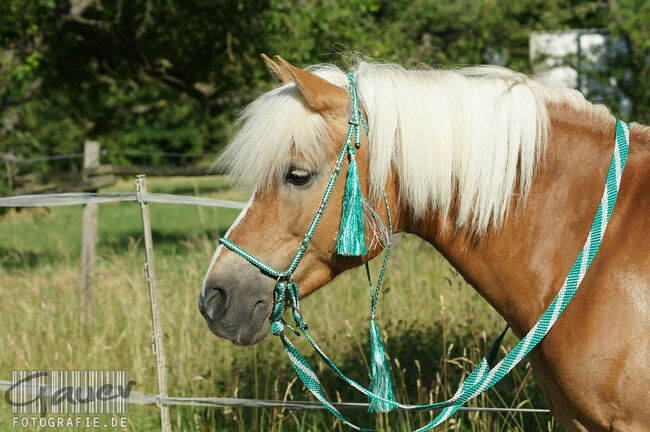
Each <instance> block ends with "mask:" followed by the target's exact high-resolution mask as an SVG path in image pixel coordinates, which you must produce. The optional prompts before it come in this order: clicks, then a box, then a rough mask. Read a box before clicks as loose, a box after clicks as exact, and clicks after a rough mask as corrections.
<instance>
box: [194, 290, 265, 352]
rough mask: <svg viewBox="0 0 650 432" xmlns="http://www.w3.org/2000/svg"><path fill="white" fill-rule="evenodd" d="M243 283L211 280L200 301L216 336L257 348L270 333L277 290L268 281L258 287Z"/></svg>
mask: <svg viewBox="0 0 650 432" xmlns="http://www.w3.org/2000/svg"><path fill="white" fill-rule="evenodd" d="M242 282H243V281H242V280H241V278H237V280H233V278H229V277H228V278H219V277H211V278H210V279H208V280H207V281H206V286H205V289H204V292H203V293H202V295H201V297H200V298H199V309H200V311H201V314H202V315H203V317H204V318H205V320H206V322H207V324H208V327H209V328H210V331H212V333H214V334H215V335H217V336H219V337H222V338H225V339H228V340H230V341H232V342H233V343H234V344H235V345H254V344H256V343H257V342H259V341H261V340H262V339H264V337H265V336H266V335H267V334H268V333H269V315H270V314H271V308H272V305H273V299H272V291H273V289H272V287H268V285H269V281H268V280H266V278H265V279H264V280H263V281H262V280H258V281H255V282H258V283H255V284H243V283H242ZM259 282H261V283H259ZM250 287H252V288H250Z"/></svg>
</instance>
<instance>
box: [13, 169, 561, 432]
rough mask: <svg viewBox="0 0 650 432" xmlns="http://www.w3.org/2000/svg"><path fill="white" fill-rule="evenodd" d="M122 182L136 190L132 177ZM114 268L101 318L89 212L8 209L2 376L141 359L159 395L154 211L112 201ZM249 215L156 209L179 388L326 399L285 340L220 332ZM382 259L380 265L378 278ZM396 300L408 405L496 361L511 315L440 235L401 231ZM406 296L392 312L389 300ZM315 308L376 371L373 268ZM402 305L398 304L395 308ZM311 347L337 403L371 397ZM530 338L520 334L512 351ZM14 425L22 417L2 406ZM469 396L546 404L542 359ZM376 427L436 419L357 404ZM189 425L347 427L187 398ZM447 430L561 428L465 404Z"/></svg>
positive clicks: (313, 415)
mask: <svg viewBox="0 0 650 432" xmlns="http://www.w3.org/2000/svg"><path fill="white" fill-rule="evenodd" d="M148 188H149V190H150V191H152V192H167V193H182V194H190V195H193V194H195V193H199V194H201V195H202V196H214V197H220V198H226V199H236V200H243V199H245V197H246V195H245V193H243V192H242V191H238V190H236V189H230V188H229V187H228V183H227V181H226V180H224V179H218V178H205V179H197V180H191V179H173V180H170V179H164V180H156V179H150V180H148ZM111 190H113V191H131V190H133V189H132V185H131V184H130V183H127V182H123V183H120V184H118V185H117V186H115V187H114V188H111ZM99 214H100V217H99V256H100V258H99V263H98V273H97V280H96V288H95V292H94V299H93V312H94V320H93V322H92V323H91V324H90V325H87V326H86V327H83V328H82V327H81V325H80V319H79V311H80V303H79V272H80V268H79V248H80V225H81V224H80V221H81V208H80V207H79V206H72V207H57V208H50V209H23V210H21V211H13V210H12V211H10V212H9V213H7V214H5V215H3V216H2V217H1V218H0V315H1V316H2V320H0V335H1V336H0V338H1V341H2V342H0V344H1V345H0V346H2V348H3V349H2V351H0V379H9V377H10V375H11V370H12V369H38V368H43V369H127V370H129V372H130V374H131V377H132V378H133V379H135V380H136V381H137V385H136V387H135V389H136V390H138V391H142V392H148V393H155V391H156V379H155V361H154V357H153V353H152V351H151V339H150V311H149V303H148V291H147V286H146V283H145V281H144V278H143V272H142V264H143V262H144V252H143V248H142V244H141V243H142V240H141V220H140V213H139V207H138V206H137V204H135V203H115V204H105V205H101V206H100V210H99ZM236 215H237V211H236V210H228V209H221V208H197V207H193V206H182V205H162V204H158V205H157V204H152V205H151V219H152V225H153V235H154V244H155V254H156V266H157V276H158V282H159V290H160V300H161V315H162V324H163V329H164V343H165V351H166V355H167V356H166V358H167V367H168V382H169V394H170V395H172V396H224V397H233V396H238V397H246V398H260V399H295V400H310V399H311V398H310V396H309V394H308V392H307V391H306V390H305V389H304V387H303V386H302V385H301V384H300V382H299V381H296V376H295V373H294V372H293V370H292V368H291V365H290V363H289V362H288V360H287V359H286V356H285V354H284V352H283V350H282V347H281V344H280V343H279V341H277V340H275V339H274V338H272V337H268V338H267V339H265V340H264V341H262V342H261V343H260V344H259V345H257V346H255V347H251V348H242V347H235V346H234V345H232V344H231V343H230V342H228V341H225V340H222V339H217V338H215V337H214V336H212V334H211V333H210V332H209V330H208V329H207V327H206V325H205V323H204V321H203V319H202V317H201V316H200V314H199V312H198V310H197V306H196V303H197V302H196V300H197V296H198V293H199V289H200V285H201V280H202V277H203V274H204V272H205V270H206V267H207V265H208V263H209V260H210V256H211V255H212V252H213V250H214V248H215V245H216V240H217V238H218V237H219V236H220V235H221V234H223V233H224V232H225V230H226V229H227V228H228V226H229V225H230V223H231V222H232V221H233V220H234V218H235V217H236ZM377 261H378V260H375V261H374V262H373V263H372V266H371V269H372V270H373V271H374V272H376V271H377V270H378V266H379V263H378V262H377ZM384 287H385V288H384V292H383V295H382V299H381V300H380V306H379V315H378V323H379V326H380V328H381V329H382V331H383V332H384V333H385V338H384V342H385V343H386V348H387V351H388V353H389V354H390V355H391V361H390V363H391V367H392V371H393V376H394V380H395V385H396V392H397V396H398V399H399V400H400V401H404V402H408V403H425V402H430V401H435V400H441V399H443V398H446V397H450V396H451V395H452V394H453V392H454V391H455V390H456V388H457V386H458V383H459V381H460V380H461V379H462V377H463V376H465V375H466V374H467V373H468V371H470V370H471V369H472V368H473V366H474V365H476V364H477V362H478V361H479V360H480V358H481V357H482V356H483V354H484V352H485V350H487V348H488V347H489V344H490V342H491V341H492V340H493V339H494V338H495V337H496V336H497V335H498V333H499V332H500V330H501V329H502V325H503V320H502V319H501V318H500V317H499V316H498V315H497V314H496V313H495V312H494V311H493V310H492V309H491V308H490V307H489V306H488V305H487V303H486V302H485V301H484V300H483V299H481V298H480V297H479V296H478V295H477V294H476V293H475V292H474V291H473V290H472V289H471V288H470V287H468V286H467V285H466V284H465V283H464V282H463V281H462V278H460V277H459V276H458V274H457V273H456V272H455V271H454V270H453V269H452V268H451V267H450V266H449V265H448V264H447V263H446V262H445V261H444V259H443V258H442V257H441V256H440V255H439V254H438V253H437V252H435V250H434V249H433V248H432V247H430V246H429V245H426V244H423V243H422V242H421V241H420V240H419V239H417V238H414V237H409V236H398V240H397V247H396V250H395V254H394V256H393V258H392V259H391V261H390V263H389V267H388V275H387V278H386V281H385V285H384ZM388 306H390V309H389V307H388ZM302 307H303V314H304V316H305V319H306V321H307V322H308V323H309V325H310V328H311V329H312V334H313V335H314V337H316V338H317V341H318V342H319V344H321V345H322V346H323V347H324V349H325V350H326V351H327V352H328V353H329V354H330V355H331V357H332V358H333V359H334V360H335V361H336V362H337V363H338V365H339V366H340V367H341V368H342V369H343V370H344V371H345V372H346V373H347V374H348V375H349V376H351V377H353V378H355V379H357V380H358V381H360V382H362V383H366V382H367V381H368V367H367V364H366V360H365V356H367V354H368V352H369V343H368V334H367V333H368V318H369V299H368V292H367V283H366V282H365V280H364V273H363V270H362V269H358V270H352V271H350V272H347V273H345V274H344V275H342V276H340V277H339V278H337V279H336V280H335V281H334V282H333V283H331V284H329V285H328V286H327V287H324V288H323V289H321V290H319V291H317V292H316V293H315V294H313V295H312V296H311V297H310V298H308V299H306V300H305V301H304V302H303V306H302ZM389 311H390V314H389V313H388V312H389ZM296 342H297V345H298V347H299V348H300V349H301V350H302V351H303V352H304V353H308V359H309V360H310V361H311V362H312V365H314V366H315V370H316V372H317V373H318V374H319V376H321V377H322V381H323V384H324V386H325V388H326V390H327V392H328V394H329V396H330V397H331V398H332V399H334V400H342V401H363V397H361V396H360V395H359V394H358V393H354V392H352V391H351V390H350V389H349V387H346V386H344V385H343V384H342V383H341V382H340V381H339V380H338V379H337V378H336V377H335V376H334V375H333V374H332V373H330V372H328V371H327V370H325V369H324V368H325V367H324V365H322V364H320V363H319V362H318V361H317V359H316V356H315V355H313V353H312V352H311V351H310V350H309V349H308V346H307V345H306V344H305V341H304V340H297V341H296ZM514 343H516V339H515V338H514V337H513V336H511V335H509V336H508V337H507V338H506V340H505V343H504V348H506V349H509V347H511V346H512V345H513V344H514ZM0 405H1V406H0V431H5V430H6V431H9V430H13V429H12V428H11V422H10V420H9V419H10V418H11V414H10V411H9V407H8V406H7V405H6V404H4V403H3V404H0ZM469 406H520V407H531V406H534V407H545V406H546V403H545V402H544V400H543V398H542V395H541V392H540V391H539V389H538V387H537V385H536V384H535V381H534V378H533V377H532V375H531V373H530V366H529V365H528V364H527V363H526V364H524V365H522V366H520V367H518V368H516V369H515V371H514V372H513V373H512V374H511V375H509V376H508V377H507V378H506V379H505V380H504V381H503V382H502V383H500V384H498V385H497V386H496V387H495V388H494V389H492V390H490V391H489V392H488V393H487V394H485V395H481V396H480V397H478V398H477V399H476V400H474V401H472V402H470V404H469ZM347 413H348V414H349V415H350V417H351V419H352V420H353V421H354V422H356V423H360V424H361V425H364V426H367V427H377V428H379V429H381V430H391V431H402V430H411V429H414V428H416V427H418V426H420V425H422V424H424V423H425V422H428V421H429V420H430V419H431V418H432V415H433V413H416V414H411V413H407V412H403V411H396V412H393V413H390V414H388V415H386V414H384V415H371V414H368V413H365V412H358V411H352V412H347ZM171 417H172V425H173V427H174V429H175V430H194V431H203V430H206V431H207V430H219V431H221V430H223V431H230V430H239V431H258V430H264V431H280V430H281V431H316V430H318V431H321V430H322V431H329V430H345V428H344V427H343V426H342V425H341V424H340V422H338V421H336V420H334V418H333V417H332V416H331V415H330V414H328V413H327V412H320V411H287V410H280V409H262V408H258V409H251V408H236V409H221V408H195V407H172V408H171ZM158 427H159V412H158V410H157V408H156V407H155V406H153V405H151V406H131V408H130V411H129V429H130V430H137V431H148V430H155V429H157V428H158ZM440 430H454V431H522V430H559V428H558V427H557V426H555V424H554V421H553V419H552V418H551V416H550V415H547V414H537V415H535V414H514V415H513V414H508V415H507V414H487V413H460V414H457V415H455V416H454V417H453V419H452V420H451V421H448V422H447V423H446V424H445V425H444V426H443V427H441V428H440Z"/></svg>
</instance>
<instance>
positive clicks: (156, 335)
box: [135, 175, 172, 432]
mask: <svg viewBox="0 0 650 432" xmlns="http://www.w3.org/2000/svg"><path fill="white" fill-rule="evenodd" d="M135 189H136V193H137V195H138V201H139V202H140V210H141V212H142V233H143V235H144V252H145V259H146V261H145V263H144V277H145V279H147V283H148V285H149V304H150V306H151V325H152V327H153V353H154V356H155V357H156V375H157V376H158V407H159V408H160V425H161V429H162V432H171V430H172V427H171V422H170V421H169V405H167V404H165V403H164V401H163V400H162V399H165V398H167V373H166V371H165V350H164V349H163V337H162V325H161V323H160V309H159V308H158V286H157V284H156V265H155V262H154V257H153V238H152V236H151V220H150V219H149V204H148V203H147V201H146V198H145V195H146V194H147V183H146V182H145V176H144V175H138V176H137V180H136V181H135Z"/></svg>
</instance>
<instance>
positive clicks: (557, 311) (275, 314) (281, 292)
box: [219, 74, 629, 432]
mask: <svg viewBox="0 0 650 432" xmlns="http://www.w3.org/2000/svg"><path fill="white" fill-rule="evenodd" d="M348 79H349V81H350V93H351V97H352V100H353V115H352V121H351V122H350V127H349V129H348V134H347V137H346V141H345V144H344V146H343V148H342V149H341V152H340V153H339V156H338V158H337V161H336V164H335V167H334V170H333V173H332V176H331V178H330V181H329V183H328V185H327V188H326V190H325V193H324V195H323V199H322V200H321V204H320V205H319V207H318V210H317V212H316V214H315V216H314V218H313V219H312V222H311V223H310V225H309V228H308V230H307V233H306V234H305V237H304V239H303V241H302V243H301V245H300V247H299V248H298V250H297V252H296V254H295V256H294V258H293V260H292V261H291V264H290V266H289V269H288V270H287V271H285V272H278V271H277V270H274V269H273V268H272V267H270V266H268V265H267V264H265V263H264V262H263V261H261V260H259V259H258V258H257V257H255V256H254V255H252V254H250V253H248V252H246V251H245V250H244V249H242V248H240V247H239V246H237V245H235V244H234V243H232V242H230V241H229V240H228V239H225V238H221V239H220V240H219V243H220V244H223V245H224V246H226V247H227V248H228V249H230V250H232V251H234V252H235V253H237V254H239V255H240V256H242V257H243V258H245V259H246V260H248V261H249V262H250V263H251V264H253V265H254V266H256V267H257V268H259V269H260V270H262V271H263V272H265V273H266V274H268V275H269V276H272V277H275V278H277V282H276V287H275V289H274V293H273V298H274V301H273V310H272V313H271V317H270V320H271V330H272V333H273V334H274V335H277V336H279V337H280V340H281V341H282V344H283V346H284V348H285V350H286V351H287V355H288V357H289V360H290V361H291V364H292V365H293V367H294V369H295V370H296V372H297V374H298V376H299V377H300V379H301V381H302V382H303V384H304V385H305V386H306V387H307V388H308V389H309V391H310V392H311V393H312V394H313V395H314V397H316V399H317V400H319V401H320V402H321V403H322V404H323V405H324V406H325V407H326V408H327V409H328V410H329V411H330V412H331V413H332V414H334V415H335V416H336V417H337V418H338V419H340V420H341V421H342V422H343V423H345V424H346V425H348V426H350V427H352V428H353V429H355V430H359V431H372V429H365V428H361V427H359V426H356V425H354V424H353V423H351V422H349V421H348V420H347V419H346V418H345V417H344V416H343V415H342V414H341V413H340V412H339V411H338V410H337V409H336V407H335V406H334V405H333V404H332V403H331V402H330V401H329V400H328V398H327V396H325V393H324V391H323V388H322V386H321V384H320V381H319V380H318V377H317V376H316V374H315V373H314V372H313V370H312V369H311V367H310V365H309V363H308V362H307V360H306V359H305V357H304V356H303V355H302V354H301V353H300V352H299V351H298V349H297V348H296V347H295V346H294V345H293V344H292V343H291V341H290V340H289V339H288V338H287V337H286V335H285V333H284V327H285V326H287V327H289V326H288V325H287V323H286V322H285V321H284V320H283V319H282V312H283V311H284V308H285V303H286V299H287V294H288V297H289V300H290V307H291V309H292V315H293V319H294V321H295V323H296V326H297V329H293V328H292V330H293V331H294V333H296V334H297V335H299V334H300V333H302V334H304V335H305V337H306V338H307V340H308V341H309V343H310V344H311V345H312V347H313V348H314V350H315V351H316V353H318V355H319V356H320V357H321V359H322V360H323V361H324V362H325V364H326V365H327V366H328V367H329V368H330V369H332V370H333V371H334V372H335V373H336V374H337V375H338V376H339V377H340V378H341V379H343V380H344V381H345V382H347V383H348V384H349V385H351V386H352V387H353V388H355V389H357V390H358V391H359V392H361V393H363V394H365V395H366V396H368V397H369V398H370V400H371V405H372V402H373V401H378V403H381V404H384V405H385V406H386V407H388V408H390V409H392V408H395V407H399V408H402V409H406V410H414V411H421V410H429V409H442V411H441V412H440V413H439V414H438V415H437V416H436V418H434V419H433V420H432V421H431V422H430V423H428V424H427V425H425V426H423V427H421V428H420V429H418V430H417V431H416V432H423V431H427V430H430V429H432V428H434V427H436V426H437V425H439V424H440V423H442V422H443V421H445V420H446V419H447V418H449V417H450V416H451V415H452V414H454V413H455V412H456V411H457V410H458V409H459V408H460V407H461V406H462V405H463V404H465V402H467V401H468V400H470V399H472V398H474V397H476V396H477V395H479V394H480V393H482V392H484V391H486V390H488V389H489V388H490V387H492V386H493V385H494V384H496V383H497V382H499V381H500V380H501V379H502V378H503V377H504V376H505V375H506V374H507V373H508V372H510V371H511V370H512V369H513V368H514V367H515V366H516V365H517V364H518V363H519V362H520V361H521V360H522V359H523V358H524V357H525V356H526V355H527V354H528V353H529V352H530V351H531V350H532V349H533V348H535V346H537V345H538V344H539V342H540V341H541V340H542V339H543V338H544V337H545V336H546V334H548V332H549V331H550V329H551V328H552V327H553V325H554V324H555V322H556V321H557V319H558V318H559V316H560V315H561V313H562V311H564V309H565V308H566V306H567V305H568V303H569V301H570V300H571V299H572V298H573V296H574V294H575V293H576V291H577V289H578V287H579V285H580V283H581V282H582V280H583V278H584V275H585V273H586V272H587V270H588V269H589V266H590V265H591V262H592V261H593V258H594V256H595V255H596V252H597V251H598V248H599V247H600V244H601V241H602V238H603V236H604V234H605V229H606V227H607V223H608V222H609V218H610V216H611V213H612V210H613V208H614V204H615V203H616V198H617V196H618V190H619V188H620V181H621V176H622V173H623V169H624V167H625V162H626V160H627V152H628V145H629V125H628V124H627V123H624V122H622V121H620V120H616V139H615V145H614V154H613V156H612V160H611V163H610V166H609V170H608V173H607V180H606V185H605V191H604V192H603V196H602V198H601V201H600V203H599V205H598V210H597V211H596V216H595V218H594V221H593V223H592V226H591V229H590V231H589V235H588V236H587V240H586V241H585V244H584V246H583V248H582V250H581V251H580V254H579V255H578V258H577V259H576V261H575V263H574V264H573V266H572V268H571V271H570V272H569V274H568V276H567V277H566V279H565V281H564V283H563V284H562V287H561V289H560V291H559V292H558V294H557V295H556V297H555V298H554V299H553V302H552V303H551V305H550V306H549V307H548V308H547V310H546V311H545V312H544V314H543V315H542V317H541V318H540V319H539V321H538V322H537V323H536V324H535V326H534V327H533V328H532V329H531V330H530V331H529V332H528V333H527V334H526V336H525V337H524V338H523V339H522V340H521V341H519V343H518V344H517V345H516V346H515V348H513V350H512V351H510V352H509V353H508V354H507V355H506V356H505V357H504V358H503V359H502V360H501V361H499V362H498V363H497V364H496V365H495V366H493V367H491V366H490V364H491V363H492V360H493V358H492V357H493V356H494V355H496V348H497V347H498V343H500V341H501V339H502V338H503V336H504V334H505V332H504V333H502V334H501V336H500V337H499V338H498V339H497V341H496V342H495V344H494V345H493V346H492V349H491V350H490V355H488V358H485V357H484V358H483V359H482V360H481V361H480V363H479V364H478V365H477V367H476V368H475V369H474V370H473V371H472V372H471V373H470V375H469V376H468V377H467V378H466V379H465V380H464V381H463V382H462V383H461V385H460V388H459V389H458V391H457V392H456V393H455V394H454V396H453V397H452V398H451V399H449V400H447V401H444V402H437V403H432V404H426V405H404V404H401V403H398V402H396V401H394V400H391V399H389V398H385V397H384V396H382V395H380V394H376V393H374V392H371V391H369V390H367V389H365V388H364V387H363V386H362V385H360V384H358V383H357V382H356V381H354V380H352V379H350V378H348V377H347V376H346V375H345V374H344V373H343V372H341V370H340V369H339V368H338V367H337V366H336V364H335V363H334V362H333V361H332V360H331V359H330V358H329V357H328V356H327V355H326V354H325V353H324V351H323V350H322V349H321V348H320V347H319V346H318V345H317V344H316V342H315V341H314V340H313V339H312V338H311V336H310V335H309V332H308V327H307V325H306V324H305V323H304V320H303V318H302V314H301V313H300V301H299V300H300V299H299V295H298V287H297V285H296V284H295V282H294V281H293V278H292V274H293V271H294V270H295V268H296V267H297V265H298V263H299V262H300V259H301V258H302V255H303V254H304V251H305V249H306V248H307V245H308V244H309V241H310V240H311V237H312V235H313V233H314V230H315V229H316V226H317V224H318V221H319V220H320V218H321V216H322V213H323V211H324V210H325V207H326V206H327V202H328V200H329V197H330V195H331V192H332V189H333V186H334V182H335V181H336V178H337V177H338V174H339V173H340V169H341V165H342V162H343V159H344V157H345V155H346V154H347V153H348V152H349V148H348V147H349V146H350V144H351V138H352V135H355V144H356V143H357V142H359V143H360V137H359V136H358V134H359V122H358V120H359V118H360V119H361V123H363V125H364V128H365V129H366V131H367V126H366V124H365V121H364V120H363V116H361V115H360V116H359V117H357V118H355V114H354V113H355V112H359V113H360V109H359V111H357V109H358V102H356V101H357V92H356V86H355V85H354V76H353V75H352V74H348ZM355 120H356V123H355ZM384 201H385V204H386V211H387V214H388V221H389V226H390V234H392V223H391V220H390V209H389V207H388V199H387V197H386V193H385V191H384ZM390 245H391V242H390V239H389V242H388V245H387V251H386V256H385V257H384V262H383V264H382V268H381V270H380V274H379V279H378V281H377V287H376V288H375V290H374V292H373V290H372V282H370V285H371V292H370V296H371V311H372V315H371V332H372V322H374V315H375V310H376V303H377V298H378V295H379V289H380V287H381V281H382V278H383V274H384V270H385V268H386V264H387V262H388V256H389V253H390ZM367 272H368V276H369V271H368V269H367ZM369 280H370V278H369ZM375 328H376V324H375ZM506 329H507V328H506ZM378 333H379V332H378V330H377V334H378ZM382 349H383V345H382ZM384 360H385V357H384Z"/></svg>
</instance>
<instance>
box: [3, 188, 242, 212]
mask: <svg viewBox="0 0 650 432" xmlns="http://www.w3.org/2000/svg"><path fill="white" fill-rule="evenodd" d="M142 199H143V200H144V201H146V202H149V203H161V204H186V205H197V206H208V207H225V208H232V209H243V208H244V207H245V206H246V204H245V203H243V202H239V201H228V200H222V199H217V198H203V197H194V196H188V195H172V194H165V193H151V192H148V193H145V194H142ZM137 200H138V195H137V194H136V193H134V192H102V193H91V192H70V193H59V194H42V195H17V196H11V197H3V198H0V207H53V206H66V205H78V204H94V203H97V204H100V203H108V202H120V201H137Z"/></svg>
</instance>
